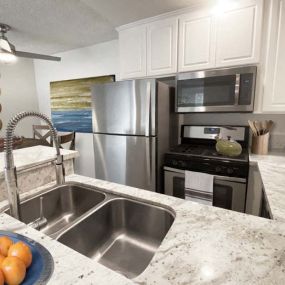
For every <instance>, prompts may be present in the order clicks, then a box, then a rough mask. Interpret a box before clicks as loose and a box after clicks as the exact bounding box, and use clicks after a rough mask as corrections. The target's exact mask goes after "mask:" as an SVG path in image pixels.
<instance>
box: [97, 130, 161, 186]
mask: <svg viewBox="0 0 285 285" xmlns="http://www.w3.org/2000/svg"><path fill="white" fill-rule="evenodd" d="M155 147H156V138H155V137H143V136H118V135H105V134H94V152H95V177H96V178H98V179H103V180H107V181H110V182H116V183H120V184H124V185H128V186H132V187H137V188H142V189H146V190H151V191H155V187H156V178H155V172H156V167H155V165H156V162H155Z"/></svg>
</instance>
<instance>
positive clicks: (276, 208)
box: [249, 152, 285, 222]
mask: <svg viewBox="0 0 285 285" xmlns="http://www.w3.org/2000/svg"><path fill="white" fill-rule="evenodd" d="M249 159H250V163H257V164H258V168H259V171H260V175H261V179H262V183H263V187H264V192H265V195H266V199H267V201H268V205H269V208H270V212H271V215H272V218H273V219H274V220H277V221H281V222H285V153H284V152H283V153H282V152H272V153H269V154H268V155H256V154H250V156H249Z"/></svg>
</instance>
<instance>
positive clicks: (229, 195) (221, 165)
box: [164, 125, 249, 212]
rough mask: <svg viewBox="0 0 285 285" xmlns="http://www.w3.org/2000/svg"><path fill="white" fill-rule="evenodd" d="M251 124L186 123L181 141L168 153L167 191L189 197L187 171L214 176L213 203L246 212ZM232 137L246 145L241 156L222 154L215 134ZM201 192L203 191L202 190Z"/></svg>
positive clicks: (166, 156)
mask: <svg viewBox="0 0 285 285" xmlns="http://www.w3.org/2000/svg"><path fill="white" fill-rule="evenodd" d="M248 133H249V130H248V127H245V126H190V125H183V126H182V131H181V144H180V145H178V146H176V147H174V148H173V149H171V151H170V152H168V153H166V154H165V160H164V190H165V194H167V195H171V196H175V197H178V198H182V199H187V197H189V196H190V195H191V193H190V192H189V191H188V190H187V189H185V171H187V170H188V171H194V172H202V173H208V174H211V175H214V180H213V181H214V182H213V200H212V205H213V206H216V207H221V208H225V209H230V210H234V211H238V212H244V211H245V203H246V194H247V179H248V170H249V159H248V150H247V149H248ZM218 134H221V135H222V136H223V137H225V138H226V137H227V136H231V138H232V139H234V140H236V141H238V142H239V143H240V144H241V145H242V148H243V150H242V153H241V154H240V155H239V156H238V157H229V156H224V155H220V154H218V153H217V152H216V149H215V144H216V141H215V137H216V136H217V135H218ZM198 192H199V191H198Z"/></svg>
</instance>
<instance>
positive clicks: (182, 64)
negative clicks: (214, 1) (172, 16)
mask: <svg viewBox="0 0 285 285" xmlns="http://www.w3.org/2000/svg"><path fill="white" fill-rule="evenodd" d="M178 50H179V54H178V71H182V72H183V71H190V70H197V69H204V68H211V67H214V66H215V19H214V17H213V16H212V15H211V14H210V13H208V12H205V11H199V12H191V13H188V14H185V15H182V16H180V17H179V48H178Z"/></svg>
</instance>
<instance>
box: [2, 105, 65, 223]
mask: <svg viewBox="0 0 285 285" xmlns="http://www.w3.org/2000/svg"><path fill="white" fill-rule="evenodd" d="M26 117H37V118H40V119H42V120H44V121H45V122H46V123H47V125H48V126H49V129H50V131H51V137H52V140H53V144H54V146H55V148H56V164H55V165H56V183H57V184H58V185H61V184H63V183H64V181H65V172H64V165H63V157H62V155H61V154H60V148H59V144H58V137H57V132H56V129H55V128H54V126H53V125H52V122H51V121H50V119H49V118H48V117H47V116H46V115H44V114H41V113H37V112H33V111H31V112H29V111H28V112H21V113H18V114H17V115H15V116H14V117H12V118H11V119H10V121H9V122H8V125H7V128H6V137H5V141H4V149H5V180H6V185H7V193H8V200H9V207H10V214H11V215H12V216H13V217H14V218H16V219H18V220H20V219H21V213H20V212H21V211H20V201H19V189H18V183H17V171H16V167H15V165H14V157H13V135H14V130H15V128H16V126H17V124H18V122H19V121H21V120H22V119H24V118H26Z"/></svg>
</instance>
